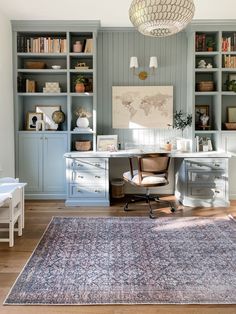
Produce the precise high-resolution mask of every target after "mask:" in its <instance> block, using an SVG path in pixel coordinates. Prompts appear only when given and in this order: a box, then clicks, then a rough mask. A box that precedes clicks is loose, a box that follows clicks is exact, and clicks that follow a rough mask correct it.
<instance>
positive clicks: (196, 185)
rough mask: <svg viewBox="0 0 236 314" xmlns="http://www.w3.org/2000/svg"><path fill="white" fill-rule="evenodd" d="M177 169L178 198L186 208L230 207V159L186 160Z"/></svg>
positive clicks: (177, 165)
mask: <svg viewBox="0 0 236 314" xmlns="http://www.w3.org/2000/svg"><path fill="white" fill-rule="evenodd" d="M175 167H176V197H177V198H178V199H179V200H180V202H181V203H182V204H183V205H184V206H193V207H195V206H203V207H218V206H222V207H227V206H229V192H228V158H185V159H182V160H177V161H176V165H175Z"/></svg>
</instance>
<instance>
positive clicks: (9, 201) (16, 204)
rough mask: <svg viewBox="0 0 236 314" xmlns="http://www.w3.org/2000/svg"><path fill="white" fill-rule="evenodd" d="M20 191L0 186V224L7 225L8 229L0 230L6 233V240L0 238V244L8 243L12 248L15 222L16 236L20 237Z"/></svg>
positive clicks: (7, 186)
mask: <svg viewBox="0 0 236 314" xmlns="http://www.w3.org/2000/svg"><path fill="white" fill-rule="evenodd" d="M22 221H23V219H22V191H21V189H20V188H18V187H15V186H11V185H0V223H2V224H8V225H9V226H8V228H0V231H8V233H9V237H8V238H0V242H9V246H10V247H13V246H14V226H15V223H16V222H17V223H18V225H17V231H18V236H22Z"/></svg>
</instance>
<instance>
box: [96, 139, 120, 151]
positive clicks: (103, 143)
mask: <svg viewBox="0 0 236 314" xmlns="http://www.w3.org/2000/svg"><path fill="white" fill-rule="evenodd" d="M117 141H118V135H98V136H97V150H98V151H100V152H101V151H112V152H116V151H117Z"/></svg>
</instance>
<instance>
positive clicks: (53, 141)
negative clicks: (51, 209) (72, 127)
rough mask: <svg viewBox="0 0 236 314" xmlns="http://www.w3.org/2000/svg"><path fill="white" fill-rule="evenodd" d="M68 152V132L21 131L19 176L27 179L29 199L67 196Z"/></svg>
mask: <svg viewBox="0 0 236 314" xmlns="http://www.w3.org/2000/svg"><path fill="white" fill-rule="evenodd" d="M66 151H67V135H66V134H59V133H54V134H50V132H49V133H34V134H29V133H25V132H24V133H21V134H19V166H18V169H19V170H18V176H19V178H20V181H22V182H27V188H26V191H25V192H26V198H28V199H38V198H39V197H40V198H41V199H59V198H60V199H65V197H66V178H65V160H64V158H63V155H64V153H65V152H66Z"/></svg>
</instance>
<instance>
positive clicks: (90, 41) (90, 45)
mask: <svg viewBox="0 0 236 314" xmlns="http://www.w3.org/2000/svg"><path fill="white" fill-rule="evenodd" d="M84 52H85V53H92V52H93V39H92V38H88V39H86V44H85V48H84Z"/></svg>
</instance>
